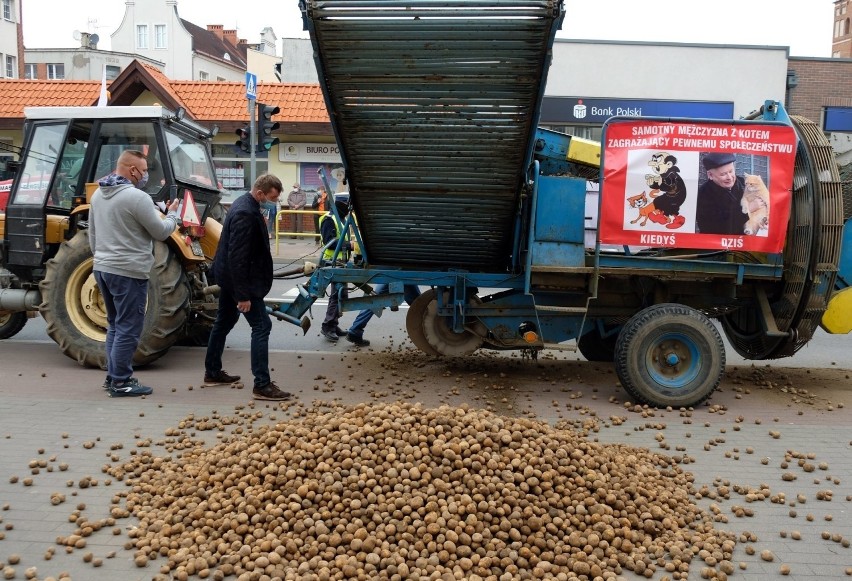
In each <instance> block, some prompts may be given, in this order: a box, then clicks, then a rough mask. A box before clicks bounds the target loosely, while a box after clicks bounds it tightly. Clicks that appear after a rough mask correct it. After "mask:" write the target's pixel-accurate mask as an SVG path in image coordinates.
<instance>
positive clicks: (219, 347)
mask: <svg viewBox="0 0 852 581" xmlns="http://www.w3.org/2000/svg"><path fill="white" fill-rule="evenodd" d="M280 195H281V180H279V179H278V178H277V177H275V176H274V175H271V174H264V175H262V176H260V177H258V178H257V180H255V182H254V185H252V188H251V191H250V192H248V193H246V194H243V195H242V196H240V197H239V198H237V199H236V200H235V201H234V203H233V204H232V205H231V209H230V210H229V211H228V215H227V217H226V218H225V224H224V225H223V226H222V235H221V237H220V238H219V247H218V248H217V249H216V259H215V260H214V261H213V276H214V278H215V280H216V283H217V284H218V285H219V288H220V291H219V312H218V313H217V314H216V322H215V323H213V330H212V331H211V332H210V340H209V341H208V343H207V356H206V358H205V360H204V385H206V386H214V385H227V384H230V383H234V382H236V381H239V379H240V377H239V376H238V375H228V374H227V373H226V372H225V371H223V370H222V353H223V352H224V351H225V339H226V338H227V336H228V333H229V332H230V331H231V329H233V328H234V325H236V324H237V321H238V320H239V318H240V313H242V314H243V315H244V316H245V318H246V321H248V323H249V325H251V372H252V375H254V390H253V392H252V395H253V397H254V399H260V400H269V401H280V400H285V399H288V398H289V397H291V396H290V394H289V393H287V392H285V391H281V389H279V388H278V386H277V385H275V383H273V382H272V380H271V379H270V377H269V332H270V331H271V330H272V322H271V321H270V320H269V314H268V313H267V312H266V304H265V303H264V302H263V298H264V297H265V296H266V295H267V294H268V293H269V290H270V289H271V288H272V254H271V253H270V251H269V239H268V238H267V234H266V224H265V223H264V220H263V214H261V211H260V208H261V204H264V203H266V202H273V203H274V202H276V201H277V200H278V197H279V196H280Z"/></svg>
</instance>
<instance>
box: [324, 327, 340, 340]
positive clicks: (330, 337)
mask: <svg viewBox="0 0 852 581" xmlns="http://www.w3.org/2000/svg"><path fill="white" fill-rule="evenodd" d="M320 335H322V336H323V337H325V338H326V339H327V340H328V341H331V342H332V343H337V339H338V337H337V333H335V332H334V331H326V330H325V329H323V330H322V331H320Z"/></svg>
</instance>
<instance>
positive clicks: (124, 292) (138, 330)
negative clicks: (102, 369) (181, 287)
mask: <svg viewBox="0 0 852 581" xmlns="http://www.w3.org/2000/svg"><path fill="white" fill-rule="evenodd" d="M95 281H96V282H97V283H98V289H100V291H101V296H102V297H103V299H104V305H105V306H106V311H107V323H108V324H107V334H106V358H107V375H109V376H110V377H111V378H112V379H113V380H114V381H123V380H125V379H129V378H130V377H131V376H132V375H133V354H134V353H135V352H136V347H137V346H138V345H139V339H140V337H141V336H142V327H143V326H144V324H145V304H146V303H147V302H148V281H147V280H144V279H139V278H130V277H127V276H121V275H120V274H110V273H108V272H100V271H97V270H96V271H95Z"/></svg>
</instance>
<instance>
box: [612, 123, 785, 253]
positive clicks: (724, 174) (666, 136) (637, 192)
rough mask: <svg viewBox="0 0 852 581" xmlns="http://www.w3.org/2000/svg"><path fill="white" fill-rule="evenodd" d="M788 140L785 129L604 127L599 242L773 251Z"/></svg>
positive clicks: (781, 215) (778, 238) (781, 224)
mask: <svg viewBox="0 0 852 581" xmlns="http://www.w3.org/2000/svg"><path fill="white" fill-rule="evenodd" d="M796 143H797V139H796V133H795V131H794V130H793V128H792V127H789V126H786V125H766V124H759V123H728V124H725V123H718V122H662V121H647V120H625V121H613V122H611V123H609V124H608V125H607V126H606V131H605V135H604V142H603V145H604V179H603V183H602V187H601V219H600V240H601V242H603V243H607V244H629V245H633V246H655V247H671V248H700V249H730V250H748V251H755V252H780V251H781V250H782V249H783V247H784V238H785V235H786V232H787V222H788V220H789V218H790V202H791V188H792V184H793V164H794V161H795V157H796Z"/></svg>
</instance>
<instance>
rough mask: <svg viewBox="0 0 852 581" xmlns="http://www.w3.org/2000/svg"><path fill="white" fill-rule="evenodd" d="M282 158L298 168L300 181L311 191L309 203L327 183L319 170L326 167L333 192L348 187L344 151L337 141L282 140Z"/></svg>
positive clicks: (286, 163)
mask: <svg viewBox="0 0 852 581" xmlns="http://www.w3.org/2000/svg"><path fill="white" fill-rule="evenodd" d="M278 160H279V161H280V162H281V163H283V164H284V165H285V166H290V167H291V168H293V169H295V174H296V176H297V177H296V181H298V182H299V183H300V184H301V186H302V189H303V190H304V191H305V193H307V195H308V204H310V203H311V201H312V199H313V197H314V196H316V192H317V190H318V189H319V187H320V186H321V185H323V184H322V179H321V177H320V173H319V170H323V174H324V175H325V179H326V181H327V183H328V186H329V188H330V193H336V192H345V191H347V189H348V188H347V186H346V184H345V180H344V178H345V175H344V171H343V162H342V160H341V158H340V150H339V149H338V148H337V145H336V144H334V143H308V142H286V143H283V142H282V143H280V144H279V145H278ZM288 173H290V172H288Z"/></svg>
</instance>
